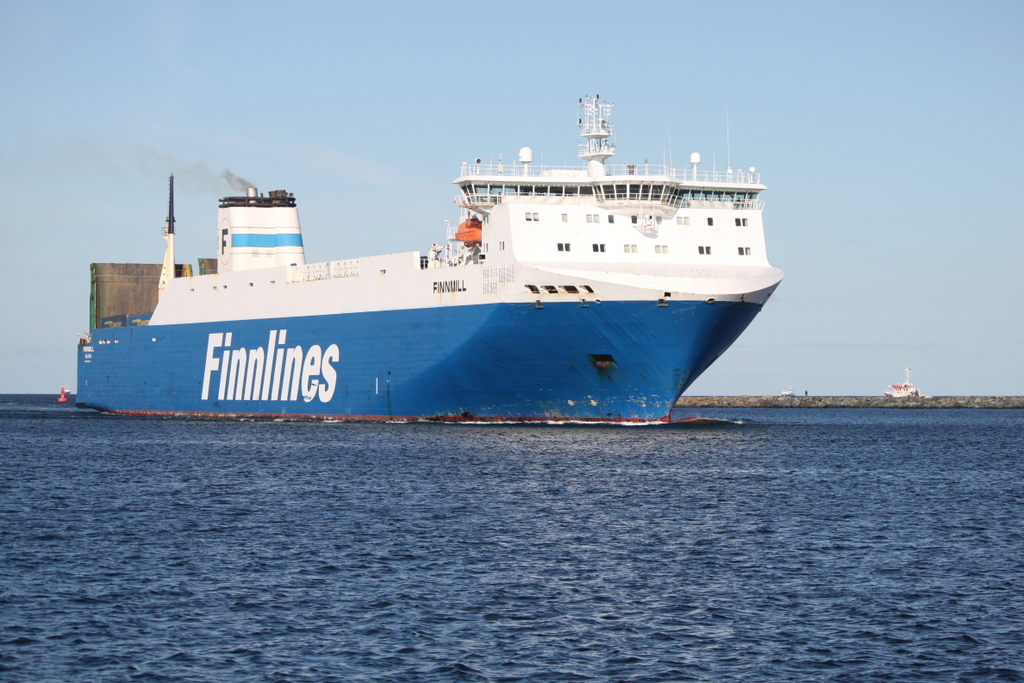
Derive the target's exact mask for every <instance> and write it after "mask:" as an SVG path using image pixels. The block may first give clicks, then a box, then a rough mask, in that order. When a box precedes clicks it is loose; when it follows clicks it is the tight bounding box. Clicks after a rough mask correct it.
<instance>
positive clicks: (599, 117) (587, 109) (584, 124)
mask: <svg viewBox="0 0 1024 683" xmlns="http://www.w3.org/2000/svg"><path fill="white" fill-rule="evenodd" d="M580 106H581V107H582V108H583V112H582V114H583V115H582V116H581V117H580V119H579V126H580V128H581V129H582V130H583V132H582V133H580V137H582V138H583V142H581V143H580V154H579V156H580V158H581V159H586V160H587V171H588V172H589V175H590V176H591V177H592V178H599V177H602V176H604V175H606V171H605V167H604V160H605V159H607V158H608V157H610V156H612V155H614V154H615V145H614V143H611V142H608V138H610V137H611V136H612V124H611V122H610V121H609V120H608V119H609V118H610V117H611V115H612V104H611V103H610V102H601V96H600V95H597V96H596V97H585V98H583V99H581V100H580Z"/></svg>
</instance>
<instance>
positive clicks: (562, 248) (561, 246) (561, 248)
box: [558, 242, 565, 251]
mask: <svg viewBox="0 0 1024 683" xmlns="http://www.w3.org/2000/svg"><path fill="white" fill-rule="evenodd" d="M558 251H565V245H564V244H562V243H561V242H559V243H558Z"/></svg>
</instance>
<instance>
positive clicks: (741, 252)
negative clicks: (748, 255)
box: [736, 247, 743, 256]
mask: <svg viewBox="0 0 1024 683" xmlns="http://www.w3.org/2000/svg"><path fill="white" fill-rule="evenodd" d="M736 248H737V249H738V250H739V252H740V256H743V247H736Z"/></svg>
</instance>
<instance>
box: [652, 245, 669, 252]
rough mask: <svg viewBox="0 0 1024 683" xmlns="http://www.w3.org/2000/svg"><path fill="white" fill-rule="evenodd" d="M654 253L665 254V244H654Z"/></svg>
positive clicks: (666, 250) (666, 246)
mask: <svg viewBox="0 0 1024 683" xmlns="http://www.w3.org/2000/svg"><path fill="white" fill-rule="evenodd" d="M654 253H655V254H667V253H668V245H667V244H655V245H654Z"/></svg>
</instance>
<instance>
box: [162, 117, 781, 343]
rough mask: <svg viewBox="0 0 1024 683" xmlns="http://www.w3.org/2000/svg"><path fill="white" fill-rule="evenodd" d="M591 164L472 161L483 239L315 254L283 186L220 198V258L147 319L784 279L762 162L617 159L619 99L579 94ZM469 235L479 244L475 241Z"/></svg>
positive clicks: (740, 285)
mask: <svg viewBox="0 0 1024 683" xmlns="http://www.w3.org/2000/svg"><path fill="white" fill-rule="evenodd" d="M581 106H582V109H583V111H582V115H581V117H580V127H581V130H582V138H583V141H582V145H581V150H580V153H579V156H580V157H581V158H582V159H583V160H585V161H586V162H587V165H586V166H585V167H568V168H567V167H557V166H535V165H533V164H532V161H533V151H532V150H531V149H530V148H528V147H524V148H523V149H521V150H520V153H519V156H518V159H519V161H518V163H517V164H515V165H511V164H510V165H503V164H484V163H480V162H479V160H478V161H477V162H476V163H464V164H463V165H462V168H461V171H460V174H459V177H458V178H457V179H456V180H455V181H454V184H456V185H457V186H458V188H459V190H460V193H459V195H458V196H457V198H456V202H457V203H458V204H459V205H460V206H461V207H462V210H463V218H464V219H479V221H480V233H481V237H480V239H479V243H478V244H477V243H475V242H472V243H468V242H465V241H460V240H458V239H456V229H455V228H454V227H449V229H448V234H447V235H446V237H447V243H440V244H435V245H434V246H433V247H431V248H430V249H429V250H427V252H426V253H425V254H421V253H420V252H405V253H397V254H386V255H380V256H370V257H362V258H355V259H348V260H343V261H330V262H323V263H312V264H306V263H305V260H304V254H303V247H302V237H301V231H300V227H299V220H298V211H297V209H296V208H295V201H294V197H293V195H291V194H290V193H287V192H284V191H276V192H271V193H269V196H268V197H262V196H260V195H259V194H258V193H257V191H256V190H255V189H252V190H250V191H249V193H248V195H247V196H246V197H228V198H224V199H222V200H221V208H220V210H219V212H218V229H217V246H218V255H219V273H218V274H214V275H206V276H202V277H193V278H179V279H176V280H174V281H172V282H171V283H169V284H168V289H170V290H174V291H175V292H176V294H175V296H174V297H165V301H166V300H173V303H170V302H169V301H168V302H167V303H165V302H164V301H162V302H161V305H160V306H159V307H158V308H157V310H156V312H155V313H154V315H153V319H152V323H151V324H173V323H186V322H202V321H215V320H221V319H223V317H224V315H225V310H230V311H231V315H232V316H237V319H256V318H274V317H281V316H307V315H325V314H335V313H351V312H362V311H378V310H392V309H411V308H423V307H435V306H458V305H476V304H487V303H515V302H521V303H534V304H536V305H543V304H544V303H545V302H548V301H572V300H579V301H581V302H584V303H586V302H588V301H591V302H597V301H602V300H603V301H611V300H684V301H693V300H697V301H709V302H713V301H723V302H727V301H743V302H749V303H753V304H758V305H760V304H763V303H764V302H765V301H766V300H767V299H768V297H769V296H770V295H771V293H772V292H773V291H774V289H775V287H776V286H777V285H778V283H779V282H780V281H781V279H782V271H780V270H778V269H777V268H773V267H772V266H771V265H770V264H769V262H768V258H767V254H766V249H765V240H764V228H763V225H762V220H761V211H762V208H763V206H764V203H763V201H762V200H761V199H760V193H761V192H762V191H763V190H765V189H766V188H765V186H764V185H763V184H762V183H761V181H760V175H759V174H758V173H757V172H756V171H755V169H753V168H750V169H749V170H746V171H734V170H731V169H729V170H726V171H702V170H699V168H698V165H699V163H700V155H699V154H694V155H692V156H691V165H690V166H689V167H685V168H681V169H680V168H676V167H673V166H664V165H655V164H647V163H642V164H632V163H627V164H618V165H611V164H608V163H607V160H608V159H609V158H610V157H611V156H612V155H613V154H614V153H615V147H614V145H613V144H612V143H611V142H610V140H609V138H610V136H611V134H612V128H611V124H610V123H609V122H608V116H609V114H610V109H611V106H612V105H611V104H608V103H603V102H600V101H599V100H598V99H597V98H586V99H585V100H581ZM467 245H471V246H467Z"/></svg>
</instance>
